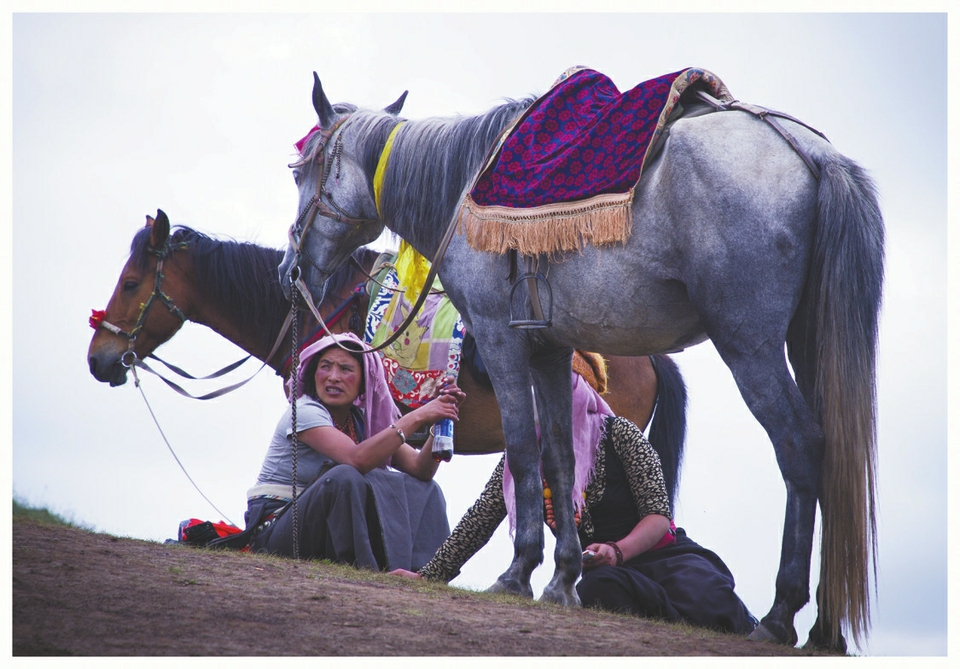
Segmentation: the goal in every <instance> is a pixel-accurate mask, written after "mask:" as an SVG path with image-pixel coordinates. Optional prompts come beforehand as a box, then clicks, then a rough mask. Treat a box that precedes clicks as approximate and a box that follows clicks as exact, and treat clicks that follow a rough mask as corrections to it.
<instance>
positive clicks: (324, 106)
mask: <svg viewBox="0 0 960 669" xmlns="http://www.w3.org/2000/svg"><path fill="white" fill-rule="evenodd" d="M313 108H314V109H315V110H316V111H317V118H319V119H320V127H321V128H329V127H330V126H331V125H332V124H333V121H334V116H335V114H334V111H333V105H331V104H330V101H329V100H328V99H327V96H326V94H325V93H324V92H323V86H321V85H320V77H318V76H317V73H316V72H314V73H313Z"/></svg>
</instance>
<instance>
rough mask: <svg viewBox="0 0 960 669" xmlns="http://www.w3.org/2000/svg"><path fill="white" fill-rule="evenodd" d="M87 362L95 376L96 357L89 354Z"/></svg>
mask: <svg viewBox="0 0 960 669" xmlns="http://www.w3.org/2000/svg"><path fill="white" fill-rule="evenodd" d="M87 364H89V365H90V373H91V374H93V375H94V376H96V375H97V359H96V358H94V357H93V356H90V357H89V358H87Z"/></svg>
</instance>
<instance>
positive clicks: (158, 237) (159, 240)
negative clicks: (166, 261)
mask: <svg viewBox="0 0 960 669" xmlns="http://www.w3.org/2000/svg"><path fill="white" fill-rule="evenodd" d="M147 219H148V220H149V219H150V217H149V216H148V217H147ZM169 234H170V219H168V218H167V215H166V214H165V213H164V212H163V210H162V209H157V218H156V220H154V222H153V225H151V226H150V246H152V247H153V248H155V249H159V248H160V247H162V246H163V245H164V244H165V243H166V242H167V236H168V235H169Z"/></svg>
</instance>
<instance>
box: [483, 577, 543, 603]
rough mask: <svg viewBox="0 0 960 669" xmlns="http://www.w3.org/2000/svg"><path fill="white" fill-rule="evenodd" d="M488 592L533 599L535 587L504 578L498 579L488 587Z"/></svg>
mask: <svg viewBox="0 0 960 669" xmlns="http://www.w3.org/2000/svg"><path fill="white" fill-rule="evenodd" d="M487 592H491V593H494V594H501V593H502V594H507V595H517V596H518V597H523V598H524V599H533V588H531V587H530V586H529V585H527V586H523V585H522V584H520V583H518V582H517V581H504V580H503V579H499V578H498V579H497V582H496V583H494V584H493V585H491V586H490V587H489V588H487Z"/></svg>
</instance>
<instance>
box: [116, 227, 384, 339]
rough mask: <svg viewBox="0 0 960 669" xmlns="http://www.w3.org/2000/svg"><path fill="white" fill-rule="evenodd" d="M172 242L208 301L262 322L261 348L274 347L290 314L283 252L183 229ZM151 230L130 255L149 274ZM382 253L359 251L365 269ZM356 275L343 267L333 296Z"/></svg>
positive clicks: (355, 255)
mask: <svg viewBox="0 0 960 669" xmlns="http://www.w3.org/2000/svg"><path fill="white" fill-rule="evenodd" d="M169 243H170V244H171V245H173V246H175V247H176V246H177V245H183V247H184V249H185V250H186V251H187V252H188V253H190V255H191V257H192V258H193V263H194V268H195V271H196V273H197V281H198V284H199V289H200V291H201V294H202V295H203V296H204V299H206V300H209V301H210V302H214V303H216V304H218V305H219V306H220V307H222V308H223V309H224V310H225V311H227V312H229V313H231V314H232V315H233V316H235V317H236V318H238V319H239V320H241V321H243V322H248V323H261V324H263V327H262V328H261V332H260V336H261V340H260V342H259V343H260V345H261V346H262V347H270V346H271V345H272V344H273V342H274V339H275V338H276V336H277V332H278V331H279V329H280V326H281V324H282V323H283V320H284V318H286V316H287V313H288V312H289V311H290V300H288V299H286V298H285V297H284V295H283V291H282V290H281V289H280V279H279V275H278V274H277V267H278V265H279V264H280V261H281V260H282V259H283V253H284V252H283V251H282V250H279V249H273V248H268V247H265V246H260V245H258V244H254V243H252V242H238V241H235V240H232V239H215V238H213V237H210V236H208V235H206V234H204V233H202V232H198V231H197V230H194V229H192V228H189V227H187V226H184V225H178V226H175V227H174V228H173V229H172V230H171V231H170V237H169ZM149 248H150V228H147V227H145V228H143V229H141V230H140V231H139V232H138V233H137V234H136V235H135V236H134V238H133V242H132V243H131V245H130V257H131V258H133V259H134V261H135V262H136V263H137V267H138V268H140V270H141V271H146V269H147V263H148V261H149V258H150V257H151V255H150V253H149ZM377 255H378V253H377V252H376V251H374V250H372V249H369V248H367V247H361V248H359V249H357V250H356V251H354V253H353V258H354V259H355V260H356V261H357V263H359V264H360V266H362V267H367V266H369V265H371V264H372V263H373V261H374V260H375V258H376V257H377ZM355 272H356V269H355V267H351V266H350V263H344V264H343V265H342V266H341V267H340V268H339V269H338V270H337V271H336V272H334V273H333V274H332V275H331V276H330V279H329V283H328V284H327V285H328V294H339V293H340V292H341V291H342V290H343V289H344V288H345V287H346V284H347V283H348V282H349V281H350V280H351V279H352V277H353V276H354V274H355Z"/></svg>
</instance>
